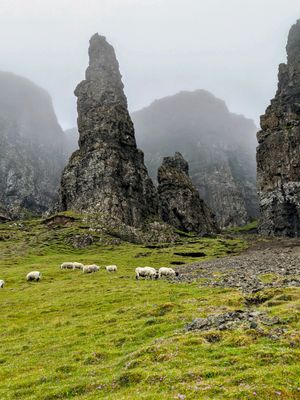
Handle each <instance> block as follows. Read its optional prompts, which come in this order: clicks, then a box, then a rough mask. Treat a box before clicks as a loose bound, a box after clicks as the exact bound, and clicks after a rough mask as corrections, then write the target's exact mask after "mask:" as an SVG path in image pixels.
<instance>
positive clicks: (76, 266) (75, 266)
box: [73, 262, 84, 269]
mask: <svg viewBox="0 0 300 400" xmlns="http://www.w3.org/2000/svg"><path fill="white" fill-rule="evenodd" d="M73 266H74V269H83V267H84V265H83V264H81V263H79V262H73Z"/></svg>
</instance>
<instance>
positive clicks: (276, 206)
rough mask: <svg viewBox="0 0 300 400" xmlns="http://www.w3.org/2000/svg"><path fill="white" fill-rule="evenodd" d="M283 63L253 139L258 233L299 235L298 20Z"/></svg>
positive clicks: (299, 31)
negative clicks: (257, 202)
mask: <svg viewBox="0 0 300 400" xmlns="http://www.w3.org/2000/svg"><path fill="white" fill-rule="evenodd" d="M286 49H287V55H288V59H287V64H281V65H280V66H279V75H278V79H279V84H278V90H277V93H276V95H275V98H274V99H273V100H272V101H271V105H270V106H269V107H268V108H267V110H266V113H265V115H263V116H262V117H261V131H260V132H258V134H257V138H258V142H259V146H258V149H257V185H258V192H259V197H260V209H261V221H260V232H261V233H263V234H275V235H287V236H300V20H298V21H297V23H296V24H295V25H294V26H293V27H292V28H291V30H290V33H289V38H288V43H287V48H286Z"/></svg>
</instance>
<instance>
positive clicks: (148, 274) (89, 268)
mask: <svg viewBox="0 0 300 400" xmlns="http://www.w3.org/2000/svg"><path fill="white" fill-rule="evenodd" d="M60 268H61V269H69V270H77V269H79V270H82V272H83V273H84V274H91V273H93V272H98V271H99V270H100V267H98V265H95V264H92V265H83V264H81V263H78V262H64V263H62V264H61V266H60ZM105 269H106V271H107V272H117V270H118V267H117V266H116V265H107V266H106V267H105ZM178 275H179V274H178V272H175V271H174V270H173V269H172V268H166V267H162V268H160V269H159V270H158V271H157V270H156V269H155V268H152V267H138V268H136V269H135V278H136V279H140V278H145V279H147V278H150V279H161V278H162V277H164V276H165V277H170V278H172V277H176V276H178ZM41 279H42V274H41V272H40V271H31V272H29V273H28V274H27V275H26V280H27V281H36V282H39V281H40V280H41ZM4 285H5V282H4V280H2V279H0V289H3V288H4Z"/></svg>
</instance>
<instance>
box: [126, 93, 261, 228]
mask: <svg viewBox="0 0 300 400" xmlns="http://www.w3.org/2000/svg"><path fill="white" fill-rule="evenodd" d="M132 119H133V122H134V124H135V130H136V137H137V142H138V145H139V147H140V148H142V150H143V151H144V152H145V162H146V165H147V167H148V170H149V173H150V175H151V176H152V178H154V179H156V174H157V168H158V166H159V165H160V164H161V161H162V159H163V157H165V156H168V155H170V154H173V153H174V152H176V151H179V152H181V153H182V154H183V156H184V158H185V159H186V160H187V161H188V163H189V165H190V176H191V178H192V180H193V182H194V184H195V185H196V187H197V188H198V190H199V191H200V195H201V197H202V198H203V199H204V201H206V203H207V204H208V205H209V206H210V207H211V209H212V210H213V211H214V213H215V214H216V216H217V219H218V221H219V223H220V225H221V226H223V227H224V226H234V225H243V224H245V223H246V222H247V221H249V220H250V219H252V218H256V217H257V215H258V208H257V194H256V182H255V181H256V172H255V170H256V166H255V148H256V138H255V133H256V130H257V129H256V126H255V124H254V123H253V121H252V120H249V119H247V118H245V117H243V116H241V115H236V114H233V113H230V112H229V110H228V108H227V106H226V104H225V102H224V101H222V100H220V99H218V98H216V97H215V96H213V95H212V94H211V93H209V92H207V91H204V90H197V91H195V92H180V93H178V94H176V95H174V96H170V97H166V98H163V99H160V100H156V101H155V102H154V103H152V104H151V105H150V106H149V107H146V108H144V109H142V110H140V111H137V112H134V113H133V114H132Z"/></svg>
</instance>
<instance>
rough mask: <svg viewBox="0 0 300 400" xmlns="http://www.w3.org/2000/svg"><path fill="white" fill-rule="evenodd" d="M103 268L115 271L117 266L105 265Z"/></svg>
mask: <svg viewBox="0 0 300 400" xmlns="http://www.w3.org/2000/svg"><path fill="white" fill-rule="evenodd" d="M105 269H106V271H107V272H117V270H118V267H117V266H116V265H107V266H106V267H105Z"/></svg>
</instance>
